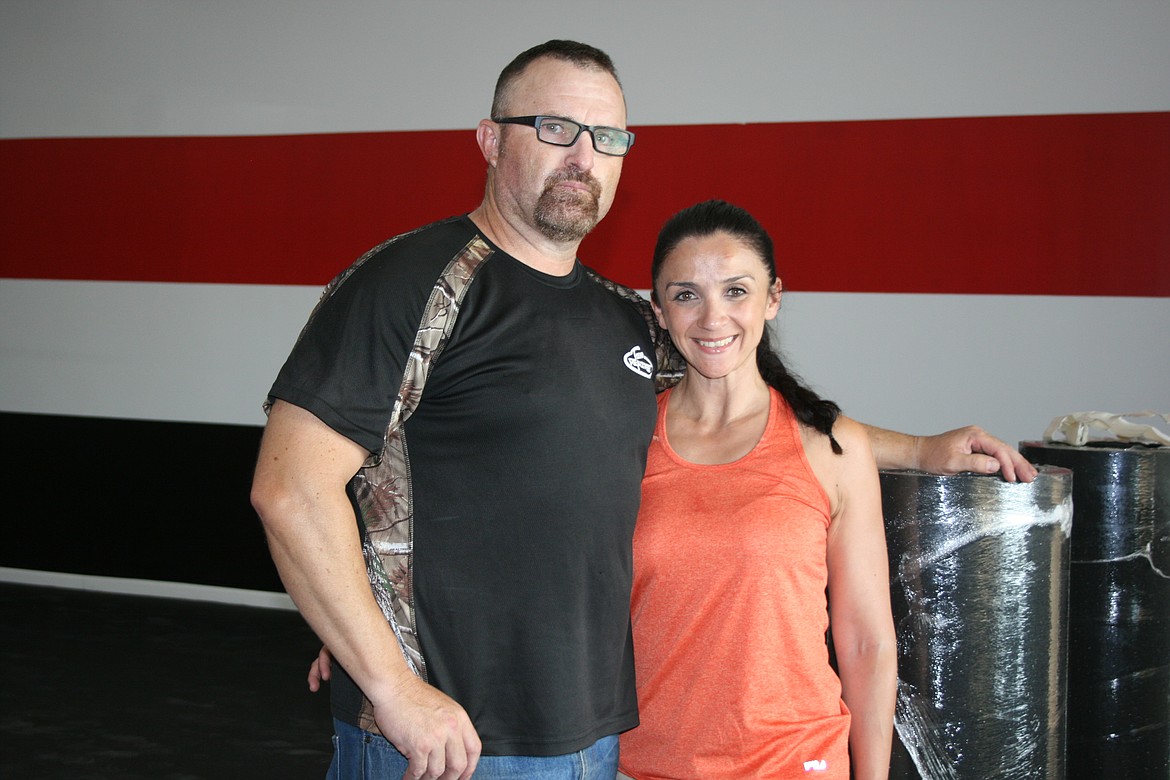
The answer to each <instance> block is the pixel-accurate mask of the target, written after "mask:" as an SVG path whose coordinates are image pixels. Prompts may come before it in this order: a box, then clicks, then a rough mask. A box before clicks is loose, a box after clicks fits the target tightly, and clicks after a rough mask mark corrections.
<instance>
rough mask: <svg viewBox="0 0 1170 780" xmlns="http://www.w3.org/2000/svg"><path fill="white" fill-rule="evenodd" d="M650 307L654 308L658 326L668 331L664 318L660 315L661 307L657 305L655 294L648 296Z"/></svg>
mask: <svg viewBox="0 0 1170 780" xmlns="http://www.w3.org/2000/svg"><path fill="white" fill-rule="evenodd" d="M650 308H651V309H653V310H654V319H656V320H658V327H660V328H662V329H663V330H665V331H667V332H669V331H670V328H668V327H667V326H666V318H665V317H663V316H662V309H660V308H659V307H658V300H657V299H656V297H655V296H653V295H651V296H650Z"/></svg>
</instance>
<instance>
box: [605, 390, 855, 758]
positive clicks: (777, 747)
mask: <svg viewBox="0 0 1170 780" xmlns="http://www.w3.org/2000/svg"><path fill="white" fill-rule="evenodd" d="M771 395H772V400H771V409H770V412H769V416H768V424H767V427H766V429H765V432H764V435H763V437H762V438H761V439H760V442H759V443H758V444H757V445H756V446H755V448H754V449H753V450H752V451H751V452H750V453H748V454H747V455H745V456H744V457H743V458H741V459H739V460H738V461H736V462H734V463H727V464H721V465H714V466H710V465H698V464H694V463H689V462H687V461H685V460H683V459H682V458H680V457H679V456H678V455H677V454H676V453H675V452H674V451H673V450H671V448H670V444H669V442H668V441H667V438H666V425H665V420H666V408H667V403H668V401H669V398H670V393H669V392H666V393H663V394H662V395H661V396H660V397H659V399H658V423H657V426H656V428H655V434H654V439H653V442H652V443H651V445H650V453H649V458H648V461H647V466H646V476H645V479H644V480H643V482H642V507H641V510H640V512H639V515H638V523H637V526H636V529H635V532H634V589H633V597H632V602H631V617H632V620H633V629H634V659H635V664H636V668H637V685H638V710H639V714H640V720H641V725H640V726H638V727H637V728H635V729H633V730H632V731H628V732H626V733H625V734H623V735H622V737H621V768H622V772H624V773H625V774H627V775H630V776H631V777H634V778H638V780H659V779H665V778H672V780H711V778H736V779H738V778H803V779H808V780H813V779H815V780H827V779H828V778H833V779H834V780H837V779H838V778H840V779H841V780H848V777H849V756H848V735H849V712H848V710H847V709H846V707H845V704H844V702H843V701H841V684H840V681H839V680H838V678H837V675H836V674H835V673H834V672H833V670H832V668H831V667H830V665H829V657H828V648H827V645H826V641H825V631H826V629H827V628H828V611H827V604H826V598H825V587H826V585H827V583H828V571H827V567H826V564H825V556H826V546H827V532H828V527H829V517H830V515H829V499H828V496H827V495H826V494H825V491H824V490H823V488H822V487H821V485H820V482H819V481H818V480H817V478H816V476H815V475H814V474H813V472H812V469H811V468H810V467H809V464H808V460H807V459H806V457H805V454H804V446H803V444H802V442H801V439H800V428H799V423H798V422H797V421H796V418H795V417H794V416H793V414H792V411H791V409H790V408H789V407H788V405H787V403H785V402H784V400H783V399H782V398H781V397H780V395H779V393H777V392H776V391H775V390H772V391H771Z"/></svg>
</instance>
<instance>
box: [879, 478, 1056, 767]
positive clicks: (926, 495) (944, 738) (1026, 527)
mask: <svg viewBox="0 0 1170 780" xmlns="http://www.w3.org/2000/svg"><path fill="white" fill-rule="evenodd" d="M881 487H882V506H883V513H884V515H885V524H886V541H887V548H888V551H889V558H890V579H891V585H890V593H891V601H892V606H893V610H894V620H895V628H896V630H897V633H898V700H897V709H896V714H895V727H896V731H897V738H896V740H895V745H894V757H893V761H892V766H891V772H890V777H891V778H907V779H911V780H913V779H917V778H922V779H923V780H936V779H939V778H946V779H947V780H962V779H965V778H970V779H971V780H976V778H978V780H993V779H994V778H1005V779H1006V778H1012V779H1013V780H1015V778H1024V777H1027V778H1052V779H1053V780H1055V779H1057V778H1063V777H1064V776H1065V775H1064V770H1065V763H1064V760H1065V733H1066V730H1065V695H1066V683H1065V658H1066V650H1067V628H1068V623H1067V595H1068V594H1067V585H1068V563H1069V534H1070V527H1069V526H1070V523H1071V520H1072V503H1071V492H1072V475H1071V473H1070V472H1069V471H1068V470H1067V469H1061V468H1051V467H1045V468H1042V469H1041V470H1040V473H1039V475H1038V476H1037V478H1036V480H1035V481H1033V482H1032V483H1029V484H1021V483H1007V482H1004V481H1003V480H1001V479H1000V478H999V477H997V476H987V475H975V474H959V475H955V476H946V477H944V476H938V475H933V474H924V473H921V472H916V471H883V472H882V473H881Z"/></svg>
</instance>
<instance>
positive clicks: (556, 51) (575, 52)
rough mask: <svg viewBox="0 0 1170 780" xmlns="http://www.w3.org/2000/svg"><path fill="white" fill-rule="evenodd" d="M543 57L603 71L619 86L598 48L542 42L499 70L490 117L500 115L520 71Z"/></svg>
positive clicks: (603, 54)
mask: <svg viewBox="0 0 1170 780" xmlns="http://www.w3.org/2000/svg"><path fill="white" fill-rule="evenodd" d="M544 57H550V58H552V59H555V60H561V61H562V62H569V63H572V64H573V65H576V66H577V67H579V68H584V69H585V70H599V71H604V72H606V73H608V74H609V75H611V76H613V80H614V81H617V82H618V87H621V81H620V80H619V79H618V75H617V68H615V67H614V64H613V60H612V59H610V57H609V55H608V54H606V53H605V52H603V51H602V50H601V49H598V48H597V47H595V46H590V45H589V44H587V43H578V42H577V41H561V40H552V41H546V42H544V43H541V44H538V45H536V46H533V47H532V48H531V49H528V50H527V51H523V52H521V53H520V54H518V55H517V56H516V58H515V59H514V60H512V61H511V62H509V63H508V65H507V66H506V67H505V68H504V69H503V70H502V71H500V77H499V78H498V79H497V80H496V92H495V95H493V97H492V116H493V117H498V116H503V114H502V112H503V111H504V110H505V104H506V103H507V102H508V97H509V92H510V91H511V89H512V85H513V84H514V83H515V82H516V79H517V78H519V77H520V74H522V73H523V72H524V70H525V68H527V67H528V66H529V65H531V64H532V63H533V62H535V61H536V60H539V59H542V58H544Z"/></svg>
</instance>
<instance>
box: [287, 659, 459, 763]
mask: <svg viewBox="0 0 1170 780" xmlns="http://www.w3.org/2000/svg"><path fill="white" fill-rule="evenodd" d="M332 676H333V656H332V654H331V653H330V652H329V648H327V647H324V646H322V647H321V651H320V652H318V653H317V657H316V658H314V659H313V663H311V664H310V665H309V678H308V679H309V690H310V691H312V692H313V693H316V692H317V691H319V690H321V683H323V682H328V681H329V679H330V678H331V677H332ZM374 720H375V721H376V722H377V724H378V730H379V731H381V732H382V736H384V737H385V738H386V739H388V740H390V743H391V744H392V745H394V747H396V748H398V752H399V753H401V754H402V755H404V756H406V758H407V760H408V761H409V762H410V765H409V766H408V767H407V772H406V774H405V775H404V776H403V780H415V779H416V778H428V780H429V779H430V778H443V780H455V779H456V778H458V779H459V780H466V778H469V777H471V773H472V772H474V771H475V767H476V764H477V763H478V762H479V753H480V749H481V746H480V742H479V736H478V735H477V734H476V733H475V727H474V726H472V725H471V719H470V718H469V717H467V713H466V712H464V711H463V708H462V707H460V706H459V705H458V704H457V703H456V702H455V701H454V700H453V699H451V698H450V697H448V696H446V695H445V694H443V693H442V692H440V691H439V690H438V689H437V688H433V687H432V686H430V685H427V684H426V683H424V682H423V681H422V680H420V679H418V678H417V677H413V676H412V677H410V678H408V680H407V681H406V683H405V684H403V685H402V686H400V688H399V690H397V691H395V692H394V694H393V696H392V697H391V699H390V700H389V702H388V703H387V704H386V706H384V707H379V706H378V705H377V704H375V705H374Z"/></svg>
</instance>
